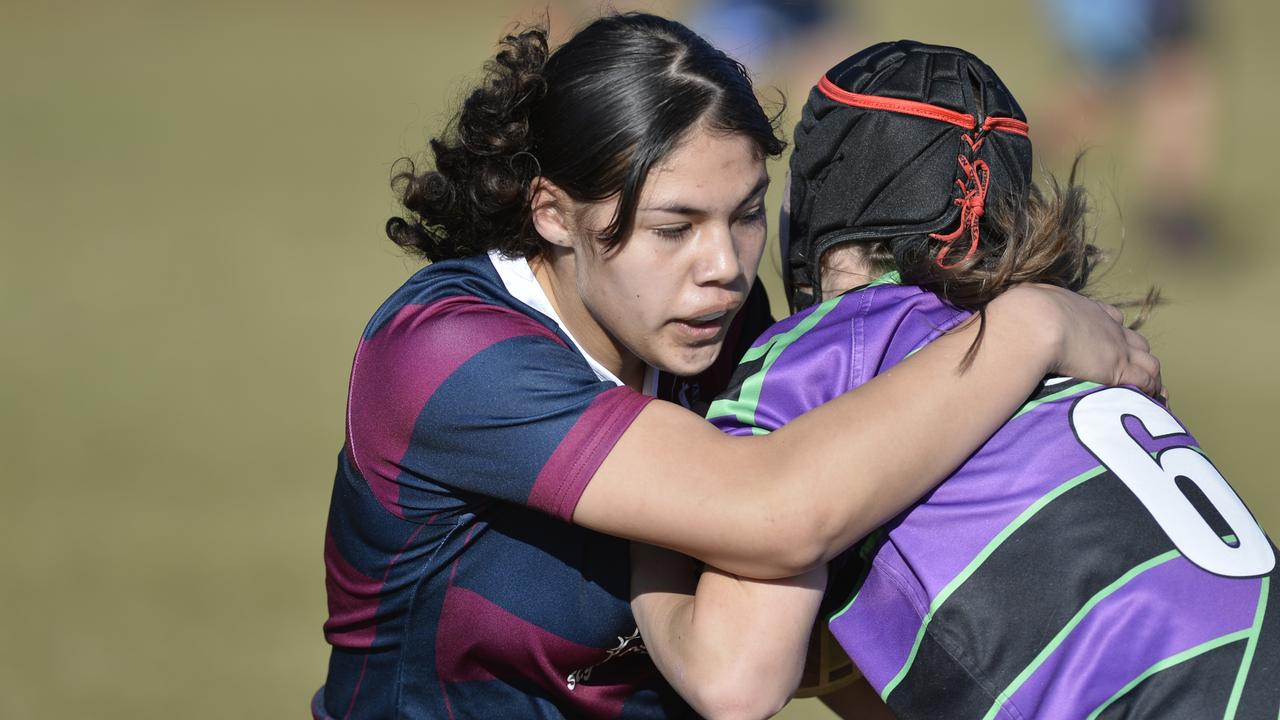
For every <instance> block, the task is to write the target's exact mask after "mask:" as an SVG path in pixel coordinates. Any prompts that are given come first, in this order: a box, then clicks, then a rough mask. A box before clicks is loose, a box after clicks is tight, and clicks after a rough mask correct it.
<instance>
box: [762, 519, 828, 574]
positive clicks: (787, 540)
mask: <svg viewBox="0 0 1280 720" xmlns="http://www.w3.org/2000/svg"><path fill="white" fill-rule="evenodd" d="M831 516H832V513H831V511H830V509H829V508H827V507H823V506H822V504H821V503H816V502H810V503H805V504H804V505H803V506H801V507H798V508H796V509H795V510H794V511H792V512H789V513H788V517H789V519H788V520H785V521H782V522H780V523H778V524H777V525H776V526H775V528H774V530H775V532H773V533H769V534H768V536H769V537H770V538H771V541H772V542H773V543H774V547H772V548H771V553H770V556H771V557H772V558H773V560H774V563H775V564H776V568H774V569H775V570H776V572H777V574H776V576H775V578H785V577H795V576H796V575H803V574H804V573H807V572H809V571H810V570H813V569H814V568H816V567H818V566H819V565H822V564H824V563H826V562H827V561H828V560H830V559H831V558H832V557H833V556H835V555H836V554H837V553H839V552H840V551H841V550H843V549H844V548H843V547H841V546H840V536H841V533H840V528H839V527H837V524H836V523H835V521H834V519H833V518H832V517H831ZM767 579H769V578H767Z"/></svg>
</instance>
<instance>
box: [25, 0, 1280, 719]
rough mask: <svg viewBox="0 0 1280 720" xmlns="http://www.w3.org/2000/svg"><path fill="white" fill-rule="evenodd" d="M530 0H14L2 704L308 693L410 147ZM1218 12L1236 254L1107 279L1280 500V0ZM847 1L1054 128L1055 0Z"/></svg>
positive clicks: (1217, 178) (1200, 413)
mask: <svg viewBox="0 0 1280 720" xmlns="http://www.w3.org/2000/svg"><path fill="white" fill-rule="evenodd" d="M635 6H638V7H650V8H656V9H657V10H659V11H662V12H666V13H670V14H675V15H679V14H680V13H681V12H683V11H684V7H683V5H681V4H680V3H649V4H647V5H635ZM619 7H633V5H619ZM536 9H537V8H536V7H531V6H528V5H516V4H511V3H499V2H490V1H488V0H473V2H468V3H430V2H427V3H423V2H417V3H410V2H389V1H386V0H380V1H378V2H371V3H363V4H352V3H338V2H331V1H322V2H306V3H303V2H289V3H278V2H265V3H258V2H254V3H250V2H244V1H242V0H233V1H231V2H222V3H204V4H200V3H170V2H158V1H156V2H144V1H136V0H135V1H132V2H130V1H127V0H126V1H122V2H117V3H110V4H107V3H87V2H85V3H66V2H56V1H54V2H27V0H5V2H3V3H0V68H3V69H0V78H2V81H0V329H3V338H4V339H3V341H0V369H2V370H3V381H2V382H0V438H2V440H0V468H3V475H2V476H0V477H3V480H2V482H3V498H2V499H0V543H2V545H0V547H2V548H3V550H0V568H3V576H4V581H3V582H0V608H2V609H3V610H2V612H0V717H6V718H37V717H38V718H71V717H96V718H128V717H182V718H215V717H255V718H258V717H262V718H277V717H301V716H305V715H306V712H307V711H306V704H307V701H308V699H309V697H310V695H311V693H312V692H314V690H315V689H316V688H317V687H318V686H319V685H320V683H321V682H322V680H323V675H324V668H325V663H326V657H327V655H326V646H325V644H324V642H323V638H322V636H321V633H320V625H321V623H322V622H323V619H324V592H323V591H324V587H323V565H322V562H321V541H322V536H323V527H324V520H325V512H326V507H327V504H328V499H329V491H330V487H331V483H332V477H333V468H334V458H335V456H336V454H337V451H338V448H339V445H340V443H341V438H342V412H343V405H344V399H345V397H344V394H345V388H346V377H347V373H348V370H349V363H350V360H351V353H352V351H353V350H354V347H355V342H356V338H357V336H358V333H359V332H360V330H361V328H362V327H363V325H364V323H365V321H366V320H367V318H368V316H369V314H370V313H371V312H372V311H373V309H374V308H375V307H376V306H377V305H378V304H379V302H380V301H381V300H382V299H383V298H384V297H385V296H386V295H387V294H388V293H389V292H390V291H391V290H392V289H393V288H395V287H396V286H397V285H398V284H399V283H400V282H402V280H403V279H404V278H405V277H406V276H407V275H408V274H409V273H411V272H412V271H413V270H414V269H415V268H416V263H414V262H413V261H411V260H408V259H406V258H404V257H402V256H401V254H400V253H399V252H397V251H396V250H395V249H394V247H393V246H392V245H391V243H390V242H388V241H387V240H386V239H385V237H384V236H383V235H382V232H381V228H382V224H383V222H384V221H385V220H386V218H387V216H388V215H390V214H391V213H392V212H393V211H394V210H395V205H394V202H393V199H392V196H391V193H390V192H389V190H388V188H387V179H388V176H389V170H390V166H391V163H392V162H393V161H394V160H395V159H396V158H397V157H399V156H401V155H405V154H413V153H417V152H419V151H420V150H421V148H422V147H423V146H424V138H425V137H426V134H427V133H428V132H429V131H430V130H432V129H435V128H438V127H439V126H440V125H442V124H443V122H444V121H445V120H446V119H447V117H448V109H449V108H450V107H451V106H452V105H453V104H454V103H455V102H456V100H457V99H458V98H459V96H460V95H461V93H462V92H463V90H464V88H465V87H466V83H467V81H468V80H469V79H472V78H474V77H475V75H476V71H477V69H478V68H479V66H480V64H481V63H482V62H483V61H484V59H485V58H486V57H487V56H488V53H489V50H490V48H491V47H492V44H493V41H494V40H495V39H496V38H497V37H498V36H499V35H500V34H501V33H502V31H503V30H504V29H505V28H507V27H508V26H509V23H510V22H511V21H513V20H520V19H529V18H531V17H533V16H534V15H535V14H536ZM553 12H554V13H556V14H553V22H555V21H558V20H559V19H560V18H564V19H565V22H564V23H562V24H560V26H559V28H558V29H559V30H564V29H565V28H566V26H568V25H573V24H576V23H577V21H578V20H579V19H580V18H582V17H585V15H577V14H575V13H577V12H579V11H578V10H576V9H575V10H571V11H562V10H559V9H557V10H555V11H553ZM1211 12H1212V18H1211V19H1212V28H1213V34H1212V38H1211V41H1210V48H1209V49H1210V56H1211V60H1212V63H1213V66H1214V71H1215V73H1216V75H1217V77H1218V80H1219V102H1220V105H1221V112H1220V113H1219V114H1218V117H1219V124H1218V125H1217V126H1215V127H1214V129H1213V132H1212V133H1211V136H1210V137H1188V138H1187V142H1189V143H1191V142H1196V143H1212V144H1213V146H1214V147H1215V148H1217V150H1216V153H1215V158H1216V162H1215V167H1214V170H1213V187H1214V190H1213V197H1214V200H1215V210H1216V212H1217V215H1218V217H1219V218H1220V220H1221V226H1220V229H1221V233H1220V240H1221V244H1222V248H1221V252H1220V254H1219V255H1218V256H1216V257H1215V258H1213V259H1212V260H1211V261H1208V262H1204V263H1202V264H1200V265H1197V266H1196V267H1194V268H1192V269H1190V270H1187V269H1184V270H1181V271H1174V270H1172V269H1169V268H1168V267H1166V266H1165V265H1163V264H1161V263H1158V262H1155V261H1154V260H1152V259H1151V258H1150V257H1149V255H1148V254H1147V253H1144V252H1143V251H1142V250H1141V249H1140V248H1135V247H1132V243H1131V246H1130V247H1129V248H1127V249H1126V251H1125V253H1124V254H1123V255H1122V258H1121V260H1120V262H1119V263H1118V264H1117V265H1116V266H1115V269H1114V270H1113V271H1112V272H1111V273H1110V274H1109V275H1108V277H1107V279H1106V286H1107V288H1108V291H1109V292H1114V293H1118V294H1123V293H1133V292H1139V291H1141V290H1142V289H1143V288H1144V287H1145V286H1146V285H1147V284H1148V283H1150V282H1158V283H1160V284H1161V285H1163V286H1164V287H1165V288H1166V290H1167V292H1168V294H1169V295H1170V296H1171V298H1172V300H1173V303H1172V304H1170V305H1169V306H1167V307H1165V308H1163V309H1161V310H1160V311H1159V313H1158V314H1157V316H1156V319H1155V320H1154V321H1153V322H1152V324H1151V325H1150V328H1149V337H1150V338H1151V341H1152V343H1153V345H1154V346H1155V348H1156V349H1157V351H1158V352H1159V354H1160V356H1161V358H1162V359H1163V361H1164V363H1165V379H1166V382H1167V384H1168V385H1169V386H1170V387H1171V388H1172V399H1173V405H1174V407H1175V409H1176V410H1177V411H1178V412H1179V414H1180V415H1181V416H1182V417H1183V418H1184V419H1185V420H1186V421H1187V422H1188V423H1189V424H1190V426H1191V428H1192V430H1193V431H1194V432H1195V433H1196V434H1197V436H1198V437H1199V439H1200V440H1201V442H1202V444H1203V445H1204V447H1205V448H1206V449H1207V450H1208V451H1209V453H1210V454H1211V455H1212V457H1213V458H1214V460H1215V462H1217V463H1218V465H1219V466H1220V468H1221V469H1222V470H1223V472H1224V474H1225V475H1226V476H1227V477H1228V479H1230V480H1231V481H1232V483H1233V484H1234V486H1235V487H1236V488H1237V489H1238V490H1239V492H1240V493H1241V495H1242V496H1244V498H1245V499H1246V501H1247V502H1248V503H1249V504H1250V506H1251V507H1252V508H1253V509H1254V511H1255V513H1256V514H1257V515H1258V517H1259V518H1260V520H1261V521H1262V523H1263V525H1264V527H1267V528H1269V529H1270V530H1271V531H1272V532H1280V488H1278V487H1277V483H1278V482H1280V481H1278V480H1277V478H1276V477H1275V471H1274V467H1275V463H1274V461H1273V459H1272V458H1271V453H1272V451H1273V450H1274V448H1272V447H1271V443H1272V442H1275V440H1274V435H1275V432H1276V430H1277V423H1276V420H1275V413H1276V408H1277V406H1278V403H1277V401H1278V400H1280V381H1277V379H1276V375H1275V371H1274V370H1273V366H1274V364H1275V362H1276V360H1275V358H1276V357H1277V355H1278V354H1280V328H1278V327H1277V322H1276V319H1275V311H1276V308H1277V303H1276V301H1275V297H1274V290H1273V284H1274V278H1275V277H1276V276H1277V275H1278V274H1280V250H1278V249H1277V239H1278V238H1277V235H1280V231H1277V229H1276V221H1275V209H1276V206H1277V205H1278V204H1280V187H1277V183H1276V182H1275V180H1274V168H1275V162H1276V155H1277V151H1276V143H1275V141H1274V130H1273V124H1274V123H1273V120H1272V118H1273V117H1274V116H1275V114H1276V113H1277V112H1280V98H1278V97H1277V96H1276V91H1275V85H1274V79H1273V78H1274V74H1275V72H1276V70H1277V69H1280V49H1278V48H1277V45H1276V42H1275V39H1274V37H1273V35H1274V28H1276V27H1280V23H1278V21H1280V6H1274V5H1269V4H1262V3H1249V2H1245V1H1244V0H1233V1H1230V2H1220V3H1215V4H1213V6H1212V8H1211ZM855 22H856V24H857V27H856V29H855V30H854V31H853V32H851V35H850V36H851V37H854V38H856V40H855V41H851V46H850V48H849V50H853V49H855V47H854V43H858V44H861V43H866V42H869V41H873V40H879V39H888V38H896V37H903V36H907V37H915V38H919V39H922V40H928V41H934V42H944V43H948V44H959V45H964V46H966V47H970V48H972V49H974V50H976V51H978V52H979V53H980V54H981V55H983V57H984V58H985V59H986V60H988V61H989V62H990V63H991V64H992V65H994V66H995V67H996V68H997V69H999V71H1000V72H1001V74H1002V76H1003V77H1004V79H1005V80H1006V81H1007V82H1008V84H1009V85H1010V86H1011V87H1012V88H1013V89H1014V91H1015V92H1016V93H1017V94H1018V95H1019V97H1020V98H1021V99H1022V100H1024V104H1025V106H1026V108H1027V110H1028V113H1029V115H1030V116H1031V121H1032V127H1033V128H1034V127H1035V126H1036V122H1037V116H1036V112H1037V108H1041V107H1046V106H1047V104H1048V102H1049V100H1050V97H1051V95H1052V94H1053V92H1054V89H1055V88H1056V87H1058V86H1059V84H1060V83H1061V82H1062V80H1063V78H1064V77H1065V76H1066V73H1067V72H1068V71H1069V69H1070V68H1069V67H1065V66H1064V59H1063V56H1062V55H1061V54H1060V53H1058V52H1057V51H1056V50H1054V48H1053V46H1052V43H1051V42H1050V41H1049V40H1048V39H1047V37H1046V36H1045V34H1044V31H1043V30H1042V22H1041V19H1040V18H1039V16H1038V10H1037V6H1035V5H1034V4H1025V3H1019V2H1014V1H1013V0H999V1H998V2H990V3H976V4H975V3H965V4H959V3H951V2H908V1H906V0H904V1H903V2H897V3H878V4H876V5H874V6H871V7H862V8H860V9H859V12H858V14H857V15H856V16H855ZM802 101H803V98H802V97H799V96H797V97H793V98H792V102H793V106H798V105H799V104H800V103H801V102H802ZM1124 157H1125V153H1124V149H1123V147H1114V146H1113V147H1100V148H1098V149H1097V150H1095V152H1094V154H1093V155H1092V156H1091V160H1090V163H1091V164H1090V167H1091V168H1093V169H1095V170H1096V172H1093V173H1091V175H1090V183H1091V185H1094V186H1096V187H1097V188H1098V189H1099V190H1100V191H1101V192H1102V193H1103V194H1104V195H1108V194H1114V195H1115V196H1116V197H1118V198H1119V201H1120V202H1119V207H1121V208H1123V207H1125V199H1126V198H1128V197H1130V196H1132V195H1133V194H1135V193H1137V192H1139V191H1140V188H1137V189H1135V188H1133V187H1132V185H1131V183H1132V180H1131V178H1130V176H1129V174H1127V173H1126V171H1125V168H1124V163H1123V158H1124ZM782 167H783V166H782V164H781V163H777V164H775V166H774V167H773V171H774V172H775V175H776V176H780V173H781V169H782ZM780 185H781V183H775V186H780ZM775 201H776V191H775ZM774 207H776V202H775V204H774ZM1104 207H1106V208H1107V211H1106V212H1105V213H1104V215H1105V218H1104V220H1105V222H1104V225H1103V232H1102V233H1101V235H1100V238H1101V239H1102V240H1103V241H1104V243H1106V244H1111V245H1113V246H1114V244H1115V240H1114V239H1115V238H1117V237H1118V236H1119V234H1120V232H1119V231H1120V229H1121V228H1123V227H1124V223H1123V221H1122V220H1121V219H1120V217H1119V215H1118V213H1117V212H1116V211H1115V210H1114V206H1109V205H1106V204H1105V203H1104ZM764 272H765V273H766V274H768V273H770V272H773V273H774V274H775V276H776V271H771V270H769V266H766V269H765V271H764ZM770 281H771V283H773V284H774V287H773V288H772V289H773V290H774V291H775V296H776V295H777V293H776V277H772V278H770ZM786 715H787V717H791V718H804V717H822V711H820V710H818V709H816V708H814V707H813V706H812V704H811V703H810V704H806V703H795V704H793V705H792V706H791V707H789V708H788V710H787V711H786Z"/></svg>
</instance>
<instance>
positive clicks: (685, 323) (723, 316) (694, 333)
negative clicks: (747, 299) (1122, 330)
mask: <svg viewBox="0 0 1280 720" xmlns="http://www.w3.org/2000/svg"><path fill="white" fill-rule="evenodd" d="M737 309H738V305H737V304H736V303H735V304H734V305H731V306H728V307H725V306H721V307H719V308H715V309H714V310H708V311H707V312H705V313H702V314H699V315H694V316H692V317H687V318H679V319H677V320H674V321H673V322H672V324H674V325H675V326H676V327H677V328H678V329H679V330H680V331H681V333H682V334H684V335H685V336H687V337H688V338H689V339H690V340H693V341H694V342H706V341H710V340H715V339H717V337H718V336H719V335H720V334H721V332H722V331H723V330H724V329H725V327H726V326H728V324H729V321H730V320H731V319H733V313H734V311H735V310H737Z"/></svg>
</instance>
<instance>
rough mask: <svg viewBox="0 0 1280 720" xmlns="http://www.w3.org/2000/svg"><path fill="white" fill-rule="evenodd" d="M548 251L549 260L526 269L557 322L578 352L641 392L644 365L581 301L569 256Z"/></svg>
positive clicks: (535, 261)
mask: <svg viewBox="0 0 1280 720" xmlns="http://www.w3.org/2000/svg"><path fill="white" fill-rule="evenodd" d="M550 252H551V253H552V257H549V258H544V257H538V258H534V259H531V260H529V267H530V268H531V269H532V270H533V276H534V277H535V278H537V280H538V285H540V286H541V287H542V291H543V292H544V293H546V294H547V299H548V300H550V301H551V307H553V308H554V309H555V311H556V314H557V315H559V316H560V322H562V323H564V326H565V327H566V328H568V330H569V333H570V334H571V335H573V338H574V339H575V340H577V341H578V344H579V345H581V346H582V349H583V350H584V351H585V352H586V353H587V354H588V355H590V356H591V357H592V358H593V359H594V360H595V361H596V362H598V363H600V364H601V365H603V366H604V367H605V369H607V370H608V371H609V372H611V373H613V374H614V375H616V376H617V378H618V379H619V380H621V381H622V382H623V384H625V385H626V386H628V387H630V388H631V389H633V390H636V391H640V392H643V390H644V375H645V370H646V369H647V365H646V364H645V362H644V361H643V360H641V359H640V358H639V357H637V356H636V355H635V353H633V352H631V351H630V350H628V349H627V348H626V346H624V345H622V344H621V343H619V342H617V341H616V340H615V339H614V338H613V336H612V335H610V334H609V332H608V331H606V330H605V329H604V327H602V326H601V325H600V323H599V322H598V321H597V320H596V318H595V316H593V315H592V314H591V311H590V310H588V309H587V306H586V305H585V304H584V303H583V302H582V296H581V295H580V294H579V293H578V289H577V283H576V281H575V277H576V274H575V267H574V259H573V254H572V253H560V254H557V253H556V250H555V249H552V250H551V251H550Z"/></svg>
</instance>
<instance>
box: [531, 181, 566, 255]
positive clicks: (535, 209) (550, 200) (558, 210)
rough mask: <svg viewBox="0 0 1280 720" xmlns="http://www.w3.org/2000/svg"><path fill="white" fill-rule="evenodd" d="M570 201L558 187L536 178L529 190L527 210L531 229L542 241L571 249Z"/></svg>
mask: <svg viewBox="0 0 1280 720" xmlns="http://www.w3.org/2000/svg"><path fill="white" fill-rule="evenodd" d="M572 202H573V201H572V199H571V198H570V197H569V195H568V193H566V192H565V191H564V190H561V189H560V186H558V185H556V184H555V183H553V182H551V181H550V180H548V179H547V178H545V177H536V178H534V179H533V184H532V185H531V186H530V188H529V209H530V214H531V215H532V217H533V228H534V230H536V231H537V232H538V234H539V235H541V236H542V239H543V240H546V241H547V242H549V243H551V244H552V245H559V246H560V247H564V248H571V247H573V232H572V228H571V226H570V220H569V218H570V217H571V208H570V206H571V203H572Z"/></svg>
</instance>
